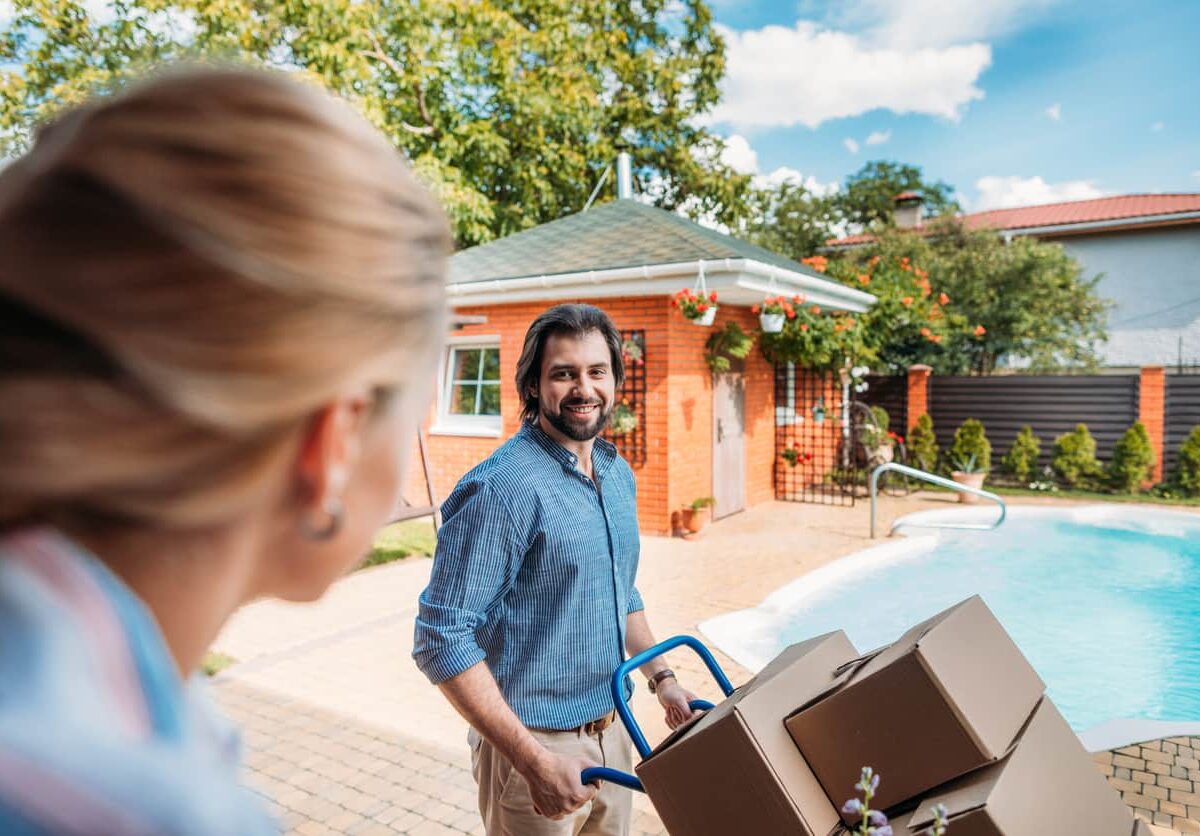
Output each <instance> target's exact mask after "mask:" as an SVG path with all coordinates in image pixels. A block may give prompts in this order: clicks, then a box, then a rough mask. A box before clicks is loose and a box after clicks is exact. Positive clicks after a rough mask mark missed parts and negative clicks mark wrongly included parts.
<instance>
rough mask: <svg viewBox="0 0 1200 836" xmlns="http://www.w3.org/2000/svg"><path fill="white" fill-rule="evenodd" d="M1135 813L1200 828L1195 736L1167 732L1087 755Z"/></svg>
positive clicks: (1198, 740)
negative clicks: (1090, 756) (1165, 735)
mask: <svg viewBox="0 0 1200 836" xmlns="http://www.w3.org/2000/svg"><path fill="white" fill-rule="evenodd" d="M1092 758H1093V759H1094V760H1095V761H1096V765H1097V766H1098V767H1099V768H1100V771H1101V773H1103V774H1104V776H1105V777H1107V778H1108V782H1109V784H1111V785H1112V786H1113V788H1114V789H1116V790H1117V791H1118V792H1120V793H1121V798H1122V799H1123V800H1124V801H1125V803H1126V804H1128V805H1129V807H1130V808H1131V809H1132V810H1133V812H1134V815H1136V816H1138V817H1140V818H1143V819H1145V820H1146V821H1148V822H1151V823H1152V824H1157V825H1162V826H1163V827H1170V828H1173V829H1174V830H1177V831H1179V832H1181V833H1200V737H1169V738H1167V739H1165V740H1151V741H1147V742H1145V743H1137V744H1134V745H1132V746H1124V747H1122V748H1120V749H1113V750H1112V751H1111V752H1098V753H1096V754H1094V755H1092Z"/></svg>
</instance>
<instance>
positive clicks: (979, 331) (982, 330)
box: [975, 325, 987, 337]
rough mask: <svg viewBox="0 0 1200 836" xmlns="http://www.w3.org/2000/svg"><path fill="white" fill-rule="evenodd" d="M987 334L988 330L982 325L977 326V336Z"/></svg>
mask: <svg viewBox="0 0 1200 836" xmlns="http://www.w3.org/2000/svg"><path fill="white" fill-rule="evenodd" d="M986 333H987V329H986V328H984V327H983V326H982V325H976V326H975V336H977V337H982V336H983V335H984V334H986Z"/></svg>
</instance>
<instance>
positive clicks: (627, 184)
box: [617, 151, 633, 200]
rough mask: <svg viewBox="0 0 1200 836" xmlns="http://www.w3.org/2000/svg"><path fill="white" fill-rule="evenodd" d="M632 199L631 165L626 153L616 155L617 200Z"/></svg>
mask: <svg viewBox="0 0 1200 836" xmlns="http://www.w3.org/2000/svg"><path fill="white" fill-rule="evenodd" d="M631 197H633V164H632V160H631V158H630V156H629V152H628V151H622V152H620V153H619V154H617V200H625V199H626V198H631Z"/></svg>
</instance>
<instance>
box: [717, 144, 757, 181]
mask: <svg viewBox="0 0 1200 836" xmlns="http://www.w3.org/2000/svg"><path fill="white" fill-rule="evenodd" d="M721 162H723V163H725V165H727V166H729V167H730V168H732V169H733V170H734V171H736V172H737V173H738V174H757V173H758V153H757V152H756V151H755V150H754V149H753V148H751V147H750V140H748V139H746V137H744V136H742V135H741V134H733V135H731V136H729V137H727V138H726V139H725V150H723V151H722V152H721Z"/></svg>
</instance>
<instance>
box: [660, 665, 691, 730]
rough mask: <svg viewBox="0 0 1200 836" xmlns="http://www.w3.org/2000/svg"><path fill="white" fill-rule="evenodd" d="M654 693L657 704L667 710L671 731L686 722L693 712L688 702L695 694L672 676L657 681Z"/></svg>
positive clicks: (668, 724)
mask: <svg viewBox="0 0 1200 836" xmlns="http://www.w3.org/2000/svg"><path fill="white" fill-rule="evenodd" d="M654 693H655V696H657V697H658V704H659V705H661V706H662V707H663V708H664V709H665V710H666V712H667V726H668V727H670V728H671V730H672V731H674V730H675V729H677V728H679V727H680V726H681V725H683V724H684V723H686V722H687V721H688V720H689V719H691V717H692V715H693V714H694V713H695V712H694V711H692V709H691V708H689V707H688V703H689V702H691V701H692V700H694V699H696V695H695V694H693V693H692V692H691V691H689V690H687V689H686V688H684V687H683V686H682V685H680V684H679V682H678V681H677V680H676V679H675V678H674V677H670V678H668V679H664V680H663V681H662V682H660V683H658V688H657V689H655V692H654Z"/></svg>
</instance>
